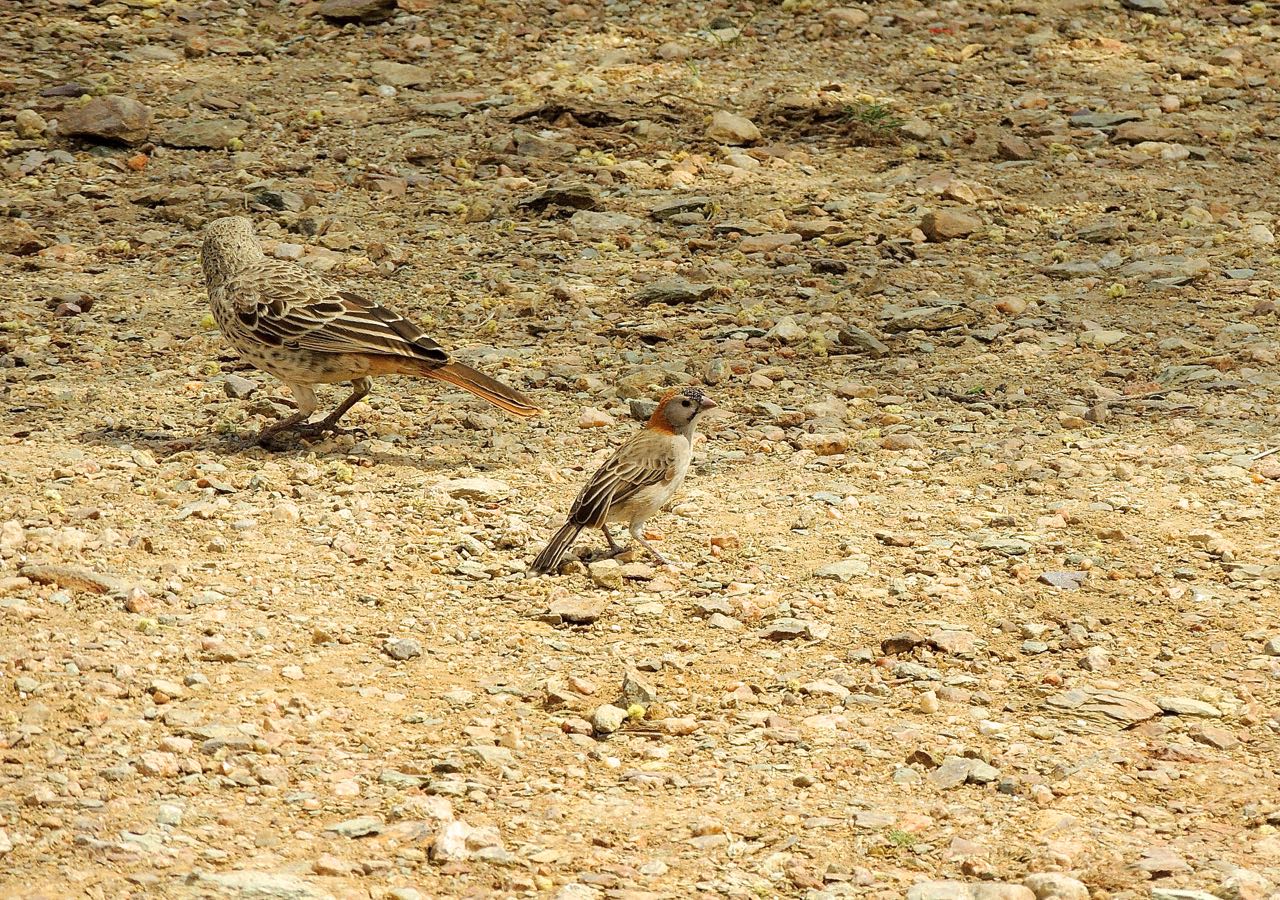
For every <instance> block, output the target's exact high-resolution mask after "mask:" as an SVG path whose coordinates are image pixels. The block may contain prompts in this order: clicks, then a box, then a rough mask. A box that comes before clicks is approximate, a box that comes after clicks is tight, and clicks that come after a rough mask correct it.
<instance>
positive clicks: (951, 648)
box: [929, 628, 978, 659]
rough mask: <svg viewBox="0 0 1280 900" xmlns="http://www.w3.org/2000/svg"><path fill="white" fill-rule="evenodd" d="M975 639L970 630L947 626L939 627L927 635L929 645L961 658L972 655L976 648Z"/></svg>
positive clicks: (940, 651) (941, 651)
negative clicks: (958, 629)
mask: <svg viewBox="0 0 1280 900" xmlns="http://www.w3.org/2000/svg"><path fill="white" fill-rule="evenodd" d="M977 640H978V639H977V638H976V637H974V635H973V634H972V632H968V631H957V630H955V629H949V628H939V629H938V630H937V631H934V632H932V633H931V634H930V635H929V645H930V646H931V647H933V648H934V649H935V650H937V651H938V652H939V653H946V654H948V655H949V656H957V657H960V658H962V659H963V658H968V657H971V656H973V654H974V652H975V650H976V649H977Z"/></svg>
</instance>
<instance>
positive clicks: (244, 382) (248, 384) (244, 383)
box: [222, 375, 258, 400]
mask: <svg viewBox="0 0 1280 900" xmlns="http://www.w3.org/2000/svg"><path fill="white" fill-rule="evenodd" d="M222 389H223V391H225V392H226V395H227V396H228V397H231V398H234V399H236V400H247V399H248V398H249V397H252V396H253V392H254V391H256V390H257V389H258V382H256V381H254V380H253V379H252V378H244V377H242V376H240V375H227V376H225V377H224V378H223V380H222Z"/></svg>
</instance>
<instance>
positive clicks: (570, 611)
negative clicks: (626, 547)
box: [547, 560, 622, 625]
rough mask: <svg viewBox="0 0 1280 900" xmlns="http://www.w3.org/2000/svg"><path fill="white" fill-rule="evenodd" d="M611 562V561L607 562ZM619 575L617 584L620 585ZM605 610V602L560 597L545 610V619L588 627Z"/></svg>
mask: <svg viewBox="0 0 1280 900" xmlns="http://www.w3.org/2000/svg"><path fill="white" fill-rule="evenodd" d="M609 561H610V562H613V560H609ZM621 577H622V576H621V573H619V576H618V578H619V584H621ZM606 608H607V606H606V603H605V601H603V600H597V599H595V598H593V597H587V596H568V597H560V598H558V599H556V600H553V601H551V605H550V606H549V607H548V609H547V618H548V620H549V621H551V623H552V624H555V625H559V624H560V623H562V622H568V623H569V624H571V625H590V624H592V623H593V622H595V621H596V620H597V619H599V618H600V617H601V616H602V615H604V611H605V609H606Z"/></svg>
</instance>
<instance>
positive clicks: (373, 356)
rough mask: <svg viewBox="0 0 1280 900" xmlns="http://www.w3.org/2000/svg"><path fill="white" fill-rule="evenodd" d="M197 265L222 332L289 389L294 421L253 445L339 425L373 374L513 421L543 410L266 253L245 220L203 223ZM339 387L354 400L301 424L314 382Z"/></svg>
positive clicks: (392, 318)
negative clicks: (415, 383)
mask: <svg viewBox="0 0 1280 900" xmlns="http://www.w3.org/2000/svg"><path fill="white" fill-rule="evenodd" d="M200 265H201V267H202V268H203V269H204V280H205V287H206V288H207V289H208V291H209V303H210V305H211V306H212V307H213V316H214V319H215V320H216V321H217V323H218V328H219V329H221V331H222V334H223V336H224V337H226V339H227V341H228V342H229V343H230V344H231V346H232V347H234V348H235V349H236V351H237V352H238V353H239V354H240V355H241V356H242V357H244V359H245V360H246V361H248V362H249V363H251V364H253V365H254V366H256V367H257V368H259V369H262V370H263V371H264V372H268V373H270V374H272V375H274V376H276V377H277V378H279V379H280V380H281V381H283V382H284V383H285V384H286V385H288V387H289V390H290V391H291V392H292V393H293V396H294V399H295V400H296V401H297V403H298V410H297V412H295V413H294V414H293V415H291V416H289V417H287V418H285V419H282V420H280V421H279V422H277V423H275V424H274V425H271V426H268V427H267V428H265V429H263V431H262V433H261V434H259V435H258V438H257V441H258V443H263V444H266V443H270V442H271V441H272V440H273V439H274V438H275V436H276V435H278V434H279V433H280V432H282V431H286V430H289V429H294V430H297V431H299V432H302V433H306V434H319V433H323V432H326V431H337V430H338V428H337V424H338V420H339V419H341V418H342V416H343V415H344V414H345V413H346V412H347V410H349V409H351V407H353V406H355V404H356V403H358V402H359V401H360V400H361V399H362V398H363V397H364V396H365V395H367V394H368V393H369V391H370V389H371V388H372V387H373V378H374V376H378V375H409V376H413V377H418V378H434V379H435V380H437V381H444V382H447V383H449V384H452V385H454V386H455V387H460V388H462V389H463V390H466V391H470V392H471V393H473V394H475V395H476V396H477V397H481V398H483V399H485V400H488V401H489V402H490V403H492V404H493V405H494V406H497V407H500V408H501V409H504V410H506V411H507V412H509V413H511V414H513V415H516V416H520V417H526V416H533V415H536V414H537V413H538V412H539V410H538V407H537V406H535V405H534V404H533V403H532V402H531V401H530V400H528V399H527V398H526V397H524V396H523V395H522V394H520V393H519V392H518V391H515V390H513V389H511V388H509V387H507V386H506V385H505V384H503V383H502V382H500V381H496V380H495V379H493V378H490V377H489V376H488V375H485V374H483V373H480V372H477V371H476V370H475V369H472V368H471V367H469V366H464V365H463V364H462V363H459V362H453V361H452V360H450V358H449V354H448V353H447V352H446V351H445V349H444V348H443V347H441V346H440V345H439V344H437V343H436V342H435V341H433V340H432V339H431V338H429V337H427V336H426V334H424V333H423V331H422V329H421V328H419V327H418V326H416V325H414V324H413V323H412V322H410V321H409V320H407V319H405V318H403V317H402V316H399V315H397V314H396V313H394V312H392V311H391V310H389V309H386V308H384V307H382V306H379V305H378V304H377V303H374V302H373V301H372V300H366V299H365V298H364V297H361V296H359V295H357V294H353V293H351V292H349V291H345V290H341V289H339V288H337V287H335V286H334V285H332V284H330V283H329V282H328V281H327V280H326V279H325V278H323V277H322V276H320V275H319V274H317V273H316V272H313V271H312V270H310V269H307V268H304V267H303V266H300V265H297V264H296V263H291V262H286V261H284V260H277V259H271V258H268V257H267V256H265V255H263V253H262V249H261V248H260V247H259V246H258V241H257V239H256V238H255V237H254V233H253V223H252V222H250V221H249V220H248V219H246V218H243V217H240V216H231V217H227V218H223V219H218V220H216V221H214V222H212V223H210V224H209V226H208V227H207V228H206V229H205V237H204V246H203V247H202V248H201V251H200ZM343 381H349V382H351V388H352V390H351V396H349V397H347V399H346V400H343V401H342V403H341V404H340V405H339V406H338V408H337V409H335V410H334V411H333V412H332V413H330V414H329V415H328V416H327V417H325V418H324V419H323V420H321V421H320V422H316V423H314V424H311V425H307V424H305V423H306V420H307V419H308V418H310V416H311V414H312V413H313V412H315V410H316V405H317V403H316V394H315V391H314V390H313V388H314V386H315V385H317V384H337V383H339V382H343Z"/></svg>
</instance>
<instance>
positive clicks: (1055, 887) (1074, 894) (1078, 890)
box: [1022, 872, 1089, 900]
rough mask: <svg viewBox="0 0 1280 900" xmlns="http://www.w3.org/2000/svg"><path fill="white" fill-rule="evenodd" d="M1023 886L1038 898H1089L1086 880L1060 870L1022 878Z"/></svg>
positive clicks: (1076, 899) (1061, 899) (1073, 899)
mask: <svg viewBox="0 0 1280 900" xmlns="http://www.w3.org/2000/svg"><path fill="white" fill-rule="evenodd" d="M1022 886H1023V887H1025V888H1027V889H1028V890H1030V891H1031V893H1033V894H1035V896H1036V900H1089V888H1087V887H1086V886H1085V884H1084V882H1081V881H1077V880H1076V879H1074V878H1072V877H1071V876H1069V875H1062V874H1060V873H1058V872H1039V873H1036V874H1033V875H1028V876H1027V877H1026V878H1024V879H1022Z"/></svg>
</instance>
